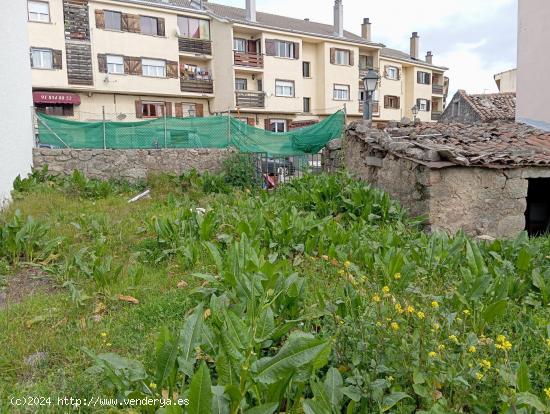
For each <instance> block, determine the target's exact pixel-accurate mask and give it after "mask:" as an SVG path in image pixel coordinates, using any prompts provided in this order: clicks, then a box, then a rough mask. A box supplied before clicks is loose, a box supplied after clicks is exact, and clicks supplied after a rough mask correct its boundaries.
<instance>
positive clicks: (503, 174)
mask: <svg viewBox="0 0 550 414" xmlns="http://www.w3.org/2000/svg"><path fill="white" fill-rule="evenodd" d="M354 128H355V129H348V131H347V133H346V138H345V143H344V145H343V147H344V153H345V165H346V168H347V170H348V171H349V172H350V173H351V174H352V175H354V176H356V177H357V178H360V179H363V180H365V181H368V182H369V183H371V184H373V185H375V186H376V187H379V188H381V189H383V190H385V191H386V192H388V193H389V194H390V195H391V196H392V197H393V198H395V199H397V200H399V201H400V203H401V204H402V205H403V206H404V207H406V208H407V209H408V210H409V211H410V213H411V215H412V216H420V215H424V216H426V217H427V221H426V225H427V228H428V230H443V231H447V232H449V233H456V232H457V231H459V230H464V231H465V232H466V233H467V234H470V235H473V236H477V235H488V236H491V237H496V238H503V237H504V238H506V237H515V236H516V235H517V234H519V233H520V232H521V231H523V230H525V211H526V209H527V200H526V199H527V191H528V179H529V178H548V177H550V169H542V168H536V167H532V168H517V169H497V168H480V167H465V166H457V165H452V164H451V163H447V164H446V165H445V164H442V163H430V162H428V161H426V162H422V161H419V160H418V159H416V158H415V157H416V156H419V154H410V157H407V156H403V155H396V154H394V153H392V152H391V150H388V149H381V148H380V147H379V146H377V145H374V144H373V142H378V141H379V139H378V138H380V137H379V135H380V134H382V135H384V136H383V137H382V139H384V138H386V137H389V135H387V133H386V132H384V131H379V130H374V129H368V128H367V127H366V126H365V125H364V124H357V125H356V126H355V127H354ZM399 144H400V143H398V142H395V143H392V144H390V146H391V145H399ZM395 149H396V150H397V148H395ZM432 164H434V165H432ZM436 166H437V167H436Z"/></svg>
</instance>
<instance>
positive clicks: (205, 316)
mask: <svg viewBox="0 0 550 414" xmlns="http://www.w3.org/2000/svg"><path fill="white" fill-rule="evenodd" d="M210 315H212V311H211V310H210V309H206V310H205V311H204V313H203V315H202V316H203V318H204V319H208V318H209V317H210Z"/></svg>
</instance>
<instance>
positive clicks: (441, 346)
mask: <svg viewBox="0 0 550 414" xmlns="http://www.w3.org/2000/svg"><path fill="white" fill-rule="evenodd" d="M437 349H438V350H440V351H443V350H444V349H445V345H443V344H441V345H439V346H438V347H437Z"/></svg>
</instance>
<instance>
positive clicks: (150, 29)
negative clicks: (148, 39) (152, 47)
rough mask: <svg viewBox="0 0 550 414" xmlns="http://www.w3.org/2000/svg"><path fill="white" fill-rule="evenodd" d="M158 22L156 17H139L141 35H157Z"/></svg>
mask: <svg viewBox="0 0 550 414" xmlns="http://www.w3.org/2000/svg"><path fill="white" fill-rule="evenodd" d="M158 27H159V22H158V19H157V18H156V17H148V16H141V17H140V28H141V33H142V34H148V35H155V36H156V35H158V34H159V32H158Z"/></svg>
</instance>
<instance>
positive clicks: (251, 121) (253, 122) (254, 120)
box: [246, 118, 256, 127]
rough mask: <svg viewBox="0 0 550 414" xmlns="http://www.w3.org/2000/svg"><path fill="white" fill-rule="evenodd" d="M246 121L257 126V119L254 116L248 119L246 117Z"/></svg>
mask: <svg viewBox="0 0 550 414" xmlns="http://www.w3.org/2000/svg"><path fill="white" fill-rule="evenodd" d="M246 123H247V124H248V125H250V126H253V127H255V126H256V119H254V118H247V119H246Z"/></svg>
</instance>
